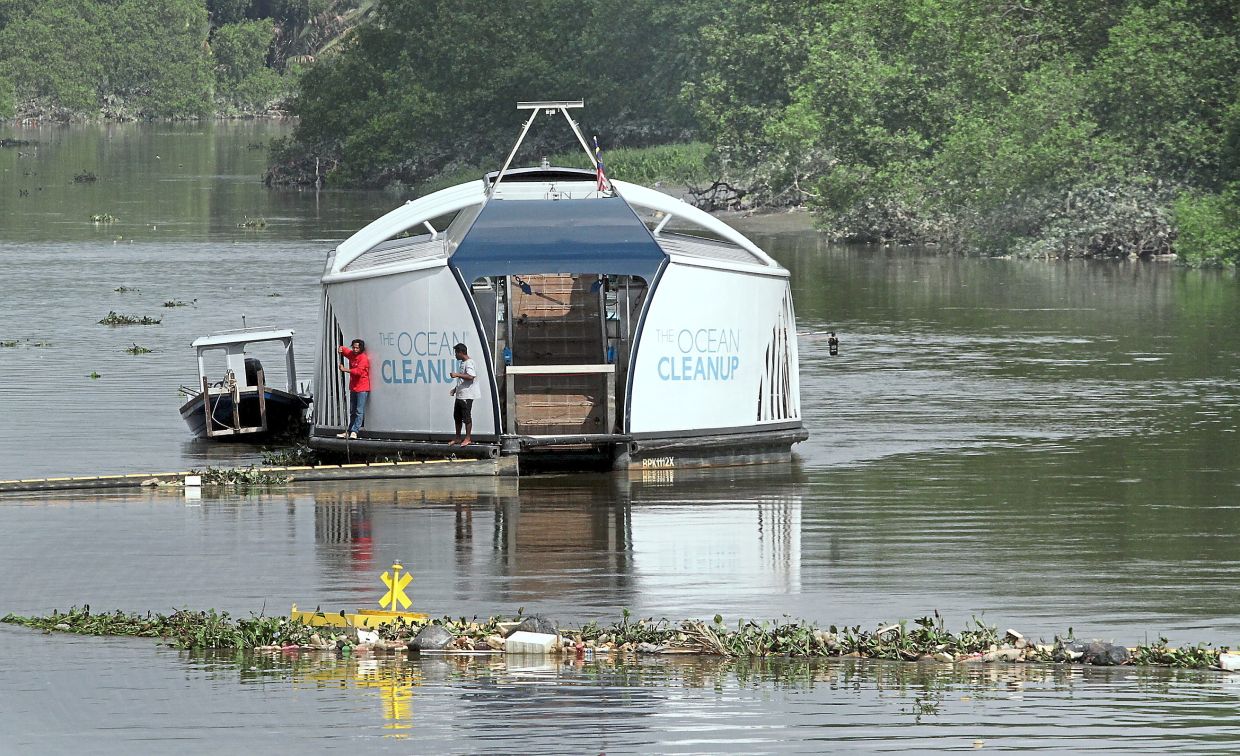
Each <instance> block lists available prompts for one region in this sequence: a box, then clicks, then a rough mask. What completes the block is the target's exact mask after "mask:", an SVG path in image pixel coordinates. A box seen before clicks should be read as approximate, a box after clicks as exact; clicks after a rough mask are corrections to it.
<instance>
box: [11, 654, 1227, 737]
mask: <svg viewBox="0 0 1240 756" xmlns="http://www.w3.org/2000/svg"><path fill="white" fill-rule="evenodd" d="M0 641H2V642H3V646H4V647H10V646H12V645H14V644H15V643H20V644H21V645H22V646H24V647H25V648H26V649H27V651H29V652H31V653H33V654H35V655H36V656H37V657H38V658H39V659H41V663H40V669H41V676H40V678H39V681H38V682H37V683H33V682H32V681H28V680H27V679H26V678H23V679H22V680H21V681H19V683H18V685H17V686H16V688H15V689H13V693H15V694H16V695H14V696H12V697H11V698H10V701H9V703H8V705H6V706H5V707H4V709H3V710H0V724H3V725H5V727H4V728H3V730H0V732H3V733H5V734H4V735H0V744H5V743H7V744H8V745H9V746H10V747H12V748H13V749H14V751H18V750H20V751H26V752H29V751H32V750H33V751H40V752H68V751H72V750H76V746H77V743H78V737H77V734H76V733H75V729H77V728H82V729H86V728H94V727H97V723H99V722H101V721H102V722H107V726H106V728H103V729H101V730H99V731H98V732H97V735H96V737H95V738H92V741H91V742H92V745H93V746H94V747H95V748H93V749H92V750H95V749H98V750H106V751H108V752H125V751H127V750H128V749H131V748H137V749H145V748H148V747H150V745H151V742H152V740H157V741H162V742H165V743H175V744H176V746H175V747H176V749H177V750H178V751H179V752H195V753H196V752H212V753H214V752H224V751H230V750H234V749H237V748H243V749H246V750H254V749H256V748H266V749H274V750H277V751H280V752H292V751H304V750H306V749H309V750H313V751H318V750H322V749H325V748H335V747H340V746H346V744H347V747H351V748H363V749H364V750H366V751H383V752H393V753H459V752H472V753H478V752H497V751H498V752H511V751H521V752H537V753H639V752H640V753H648V752H671V753H723V752H726V753H769V752H777V751H790V750H796V751H803V752H834V751H840V750H846V751H854V750H865V751H898V752H925V751H939V750H949V749H950V750H968V749H973V748H978V747H984V748H985V749H987V750H994V749H1001V750H1015V749H1049V750H1053V751H1056V752H1069V751H1072V752H1075V751H1091V750H1098V749H1100V748H1107V747H1109V748H1114V749H1117V750H1123V751H1124V752H1146V753H1161V752H1166V751H1168V750H1171V749H1174V750H1176V751H1192V752H1219V751H1221V750H1226V749H1227V744H1229V743H1233V742H1234V741H1235V739H1236V737H1237V735H1238V734H1240V733H1238V732H1237V728H1236V725H1235V718H1236V716H1237V714H1240V712H1238V711H1237V700H1236V697H1237V693H1240V685H1237V684H1236V681H1235V680H1233V679H1232V678H1229V677H1224V676H1220V675H1218V674H1215V673H1209V672H1175V671H1168V670H1132V669H1122V668H1121V669H1081V668H1070V667H1063V668H1057V667H1033V666H1012V665H1004V666H993V665H990V666H983V665H974V666H967V665H966V666H956V667H951V666H948V665H933V664H891V663H883V662H861V661H850V660H835V661H816V662H798V661H787V660H770V661H763V662H742V661H722V660H711V659H706V660H700V659H692V660H685V659H660V660H654V661H644V662H632V661H628V662H625V661H613V660H584V659H583V660H575V661H568V662H563V663H557V662H546V663H544V662H541V661H522V660H518V659H504V658H502V657H439V658H433V657H423V658H422V659H421V660H417V659H414V660H405V659H404V658H402V657H382V658H378V659H335V658H330V657H328V658H323V657H313V658H297V657H296V656H293V657H287V656H274V657H273V656H265V655H262V656H260V655H249V654H242V655H232V654H227V655H201V654H198V655H191V654H186V653H184V652H177V651H173V650H159V649H156V648H152V644H151V642H149V641H99V640H97V639H78V638H59V637H57V638H47V637H44V636H33V637H29V636H28V634H22V635H21V636H20V639H19V638H18V636H17V634H16V633H14V632H12V631H7V630H0ZM0 653H3V652H0ZM2 658H3V657H2V656H0V659H2ZM138 658H140V659H141V661H140V662H138V663H135V659H138ZM84 679H85V680H89V681H90V687H88V688H85V689H83V688H82V681H83V680H84ZM173 690H175V691H176V695H174V696H169V695H168V692H169V691H173ZM19 723H20V726H17V725H19Z"/></svg>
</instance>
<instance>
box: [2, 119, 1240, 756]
mask: <svg viewBox="0 0 1240 756" xmlns="http://www.w3.org/2000/svg"><path fill="white" fill-rule="evenodd" d="M284 130H286V127H283V126H280V125H273V124H267V123H240V124H205V125H176V126H169V125H158V126H134V125H127V126H115V127H97V128H96V127H76V128H72V129H51V128H48V129H27V130H17V131H11V132H9V133H7V134H0V136H5V135H7V136H10V137H17V138H22V139H27V140H33V141H36V142H37V144H35V145H31V146H27V147H20V148H15V149H4V150H0V262H2V263H3V265H4V268H3V271H4V272H3V274H0V281H2V282H3V295H2V298H0V302H2V303H3V305H2V306H0V341H3V342H5V343H10V342H14V341H15V342H17V343H16V344H15V345H12V346H4V347H0V376H3V379H2V380H0V413H2V414H3V416H4V418H5V422H4V425H3V427H4V429H5V432H4V433H2V434H0V479H5V478H21V477H35V476H47V475H57V474H95V473H120V472H143V471H152V472H154V471H162V470H180V469H186V468H188V467H194V466H202V465H203V464H232V463H246V462H253V461H257V460H258V459H259V458H260V453H259V450H257V449H255V448H252V447H244V446H242V447H230V448H214V449H213V448H209V447H207V446H205V445H202V444H197V443H195V442H193V441H191V440H189V439H188V437H187V431H186V430H185V428H184V426H183V423H182V421H181V419H180V417H179V415H178V413H177V411H176V407H177V405H178V403H179V397H178V395H177V387H178V386H179V385H180V384H182V383H190V382H192V381H193V379H194V374H195V365H194V360H193V354H192V350H191V349H190V348H189V342H190V341H191V340H192V339H193V338H194V337H196V336H199V335H202V334H204V333H206V332H208V331H212V330H218V329H222V328H228V327H238V326H240V325H241V318H242V316H243V315H244V316H245V318H246V322H247V323H248V324H249V325H256V324H267V323H270V324H279V325H287V326H291V327H293V328H294V329H296V330H297V331H298V333H299V335H300V336H301V337H302V341H301V342H300V343H299V345H298V347H299V349H298V356H299V359H300V363H301V365H302V370H303V377H304V376H305V375H308V374H309V368H310V366H311V365H312V356H311V353H310V351H309V347H310V339H309V338H308V337H309V335H310V334H312V333H313V332H314V329H315V318H316V314H317V313H316V305H317V297H318V292H317V283H316V281H317V277H318V275H319V273H320V271H321V269H322V264H323V260H324V258H325V255H326V253H327V251H328V250H329V249H330V247H331V246H332V245H333V244H334V243H335V242H337V241H339V240H340V239H342V238H344V237H345V236H347V235H348V234H349V233H351V231H353V230H355V229H356V228H358V227H360V226H361V225H363V224H364V223H366V222H367V221H369V220H370V219H371V218H373V217H376V216H378V215H379V214H381V213H382V212H384V211H386V210H387V209H389V208H390V207H392V206H394V205H395V204H397V203H399V202H400V201H401V199H400V198H397V197H394V196H391V195H385V194H383V193H377V192H343V191H336V192H333V191H324V192H317V193H316V192H312V191H309V192H306V191H301V192H299V191H270V190H266V189H264V188H263V187H262V186H261V184H260V183H259V181H258V178H257V177H258V175H259V173H260V171H261V168H262V164H263V161H264V159H265V150H264V149H263V145H264V144H265V143H266V141H267V140H268V139H270V138H271V137H272V136H275V135H278V134H279V133H282V132H283V131H284ZM84 172H89V173H93V174H94V175H95V176H96V180H94V181H75V180H74V177H75V176H77V175H79V174H82V173H84ZM95 213H109V214H111V215H113V216H115V217H116V218H117V220H116V221H115V222H113V223H111V224H103V225H96V224H92V223H91V222H90V220H89V219H90V216H91V215H92V214H95ZM247 218H262V219H263V220H264V221H265V226H264V227H263V228H261V229H258V230H249V229H245V228H242V227H239V225H238V224H242V223H244V221H245V220H246V219H247ZM735 222H736V224H737V225H738V226H739V227H740V228H742V230H745V231H746V232H747V233H749V234H750V235H751V236H752V237H753V238H754V239H755V240H757V241H758V242H759V243H760V244H762V245H763V246H764V247H765V248H766V249H767V250H768V251H770V252H771V253H772V254H773V255H774V256H775V257H776V258H778V259H779V260H780V261H781V262H782V263H783V264H784V265H786V266H787V267H788V268H789V269H790V270H791V271H792V273H793V282H794V295H795V299H796V304H797V316H798V330H799V332H800V345H801V384H802V402H803V406H804V412H805V416H806V422H807V424H808V426H809V430H810V432H811V438H810V440H809V441H807V442H805V443H803V444H801V445H799V446H798V447H797V450H796V451H797V454H796V458H795V460H794V461H793V463H792V464H789V465H780V466H773V467H763V468H751V469H741V468H738V469H733V470H718V471H713V472H710V473H704V474H694V475H680V476H678V477H675V478H670V479H669V478H666V477H660V478H658V479H648V480H643V479H640V478H630V477H628V476H612V475H578V476H549V477H538V478H525V479H521V480H519V481H513V480H461V481H434V482H428V483H416V484H409V483H406V484H398V483H368V484H331V485H321V486H315V487H310V486H304V487H292V488H289V489H280V490H273V491H257V492H243V493H227V494H220V495H216V494H208V495H206V496H205V497H204V498H203V499H202V500H199V501H187V500H185V499H184V498H183V497H182V496H181V495H180V494H179V493H169V492H166V491H143V492H140V493H131V492H125V493H118V492H110V493H103V494H37V495H22V496H16V497H14V496H8V497H5V498H4V499H2V500H0V538H2V539H3V540H2V542H0V544H2V545H0V614H3V613H6V612H17V613H35V612H37V613H44V612H48V611H50V610H52V609H54V608H62V609H63V608H66V607H68V606H70V605H75V604H77V605H80V604H84V603H89V604H90V605H91V606H92V607H95V608H96V609H111V608H120V609H125V610H132V611H146V610H157V611H168V610H170V609H172V608H175V607H181V606H188V607H194V608H207V607H215V608H219V609H223V610H227V611H230V612H233V613H234V614H242V615H244V614H248V613H249V612H259V611H263V610H265V611H267V612H276V613H283V612H285V611H287V609H288V606H289V605H290V604H291V603H293V602H296V603H298V604H300V605H302V606H315V605H319V606H322V607H325V608H328V607H333V608H335V607H339V608H346V607H349V608H351V607H354V606H365V605H370V604H373V603H374V602H375V601H376V600H377V598H378V595H379V593H380V592H381V591H380V590H379V585H380V584H379V581H378V579H377V575H378V573H379V572H380V571H382V570H383V569H384V568H385V567H387V566H388V565H390V564H391V562H392V561H393V560H396V559H400V560H403V561H404V563H405V564H406V565H409V566H411V568H412V569H413V572H414V575H415V579H414V584H413V588H412V591H411V594H412V596H413V598H414V601H415V605H416V607H417V608H419V609H421V610H423V611H428V612H430V613H432V614H446V613H450V614H452V615H466V616H470V615H475V614H478V615H488V614H494V613H513V612H516V611H517V609H518V608H524V610H525V611H526V612H527V613H528V612H535V611H537V612H542V613H545V614H548V615H551V616H553V617H556V618H558V619H560V620H562V621H565V622H581V621H588V620H591V619H599V620H608V621H610V620H614V619H616V618H618V615H619V613H620V611H621V609H622V608H629V609H630V610H632V612H633V613H634V614H635V615H637V616H643V617H644V616H653V617H669V618H672V619H681V618H688V617H707V618H708V617H711V616H713V615H714V614H716V613H719V614H722V615H723V616H724V617H725V618H727V620H728V621H729V622H734V621H736V620H738V619H740V618H760V619H778V618H781V617H783V616H784V615H788V616H791V617H797V618H806V619H810V620H815V621H818V622H821V623H824V624H827V623H835V624H850V625H851V624H861V625H864V626H866V627H874V626H877V624H879V623H881V622H885V621H889V620H896V619H913V618H916V617H919V616H922V615H925V614H929V613H932V612H933V611H935V610H938V611H939V612H940V613H941V614H943V615H944V616H945V617H946V618H947V621H948V625H949V626H951V627H952V628H953V629H962V628H963V627H964V626H965V625H966V624H967V623H968V622H970V621H971V618H973V617H977V618H980V619H981V620H982V621H984V622H987V623H989V624H995V625H999V626H1000V627H1001V628H1006V627H1014V628H1017V629H1019V630H1021V631H1022V632H1024V633H1025V634H1026V635H1028V636H1032V637H1042V638H1046V639H1049V638H1051V637H1052V636H1053V635H1054V634H1056V633H1063V632H1066V631H1067V630H1068V628H1069V627H1071V628H1073V629H1074V630H1075V632H1076V634H1077V635H1078V636H1086V637H1100V638H1104V639H1107V640H1116V641H1120V642H1124V643H1128V644H1132V643H1136V642H1140V641H1144V640H1147V639H1148V640H1152V639H1154V638H1157V637H1159V636H1166V637H1168V638H1170V639H1171V640H1172V641H1174V642H1176V643H1195V642H1198V641H1209V642H1212V643H1216V644H1230V645H1232V646H1236V645H1240V609H1238V608H1237V607H1240V583H1238V581H1237V580H1236V579H1235V576H1236V575H1237V571H1238V568H1240V505H1238V504H1237V501H1238V500H1240V466H1238V465H1237V463H1236V458H1237V452H1238V451H1240V439H1237V437H1236V429H1237V426H1238V424H1240V423H1238V421H1240V381H1238V380H1237V366H1238V365H1240V283H1238V281H1237V279H1236V277H1235V275H1234V274H1231V273H1220V272H1208V271H1207V272H1201V271H1186V270H1182V269H1178V268H1175V267H1172V266H1169V265H1166V264H1152V263H1112V262H1108V263H1089V262H1071V263H1059V262H1053V263H1047V262H1025V261H1015V260H977V259H960V258H953V257H939V256H936V255H934V254H932V253H927V252H925V251H922V252H914V251H909V250H897V249H884V248H842V247H834V246H829V245H826V244H824V243H822V242H821V241H820V240H819V239H818V238H817V237H816V236H815V234H814V233H813V232H812V231H810V230H809V229H808V228H807V225H808V224H807V222H806V221H805V219H804V217H803V216H766V217H762V218H741V219H737V220H736V221H735ZM121 287H124V288H126V289H130V291H116V289H118V288H121ZM165 302H184V303H186V305H185V306H176V307H164V306H163V304H164V303H165ZM109 311H116V312H120V313H123V314H131V315H139V316H141V315H148V316H152V317H158V318H162V321H161V323H160V324H159V325H154V326H129V327H118V328H109V327H107V326H102V325H98V324H97V322H96V321H98V320H99V319H101V318H102V317H103V316H105V315H106V314H107V313H108V312H109ZM829 330H835V331H837V332H838V333H839V335H840V339H841V351H840V355H839V356H838V357H834V358H832V357H829V356H828V355H827V354H826V348H825V342H826V333H827V331H829ZM40 344H43V345H42V346H40ZM133 344H138V345H140V346H143V347H145V348H149V349H152V350H153V351H152V352H151V353H149V354H142V355H136V356H135V355H130V354H127V353H125V352H124V349H125V348H126V347H129V346H131V345H133ZM92 373H97V374H98V375H99V376H100V377H98V378H91V377H88V376H89V375H90V374H92ZM1238 715H1240V679H1238V678H1232V677H1229V676H1226V675H1223V674H1218V673H1210V672H1191V673H1189V672H1170V671H1161V670H1141V669H1114V670H1079V669H1061V668H1054V667H1046V668H1032V667H1020V668H1012V667H957V668H953V667H951V666H937V665H931V666H927V665H899V664H881V663H857V662H851V663H849V662H842V661H832V662H821V663H815V664H807V663H797V662H791V663H790V662H782V663H781V662H771V663H768V664H756V665H755V664H750V663H738V662H719V661H701V660H698V661H687V662H686V661H656V662H646V663H641V664H616V663H605V662H593V661H591V662H587V663H583V664H567V665H563V666H561V665H556V664H550V665H534V666H529V665H519V664H509V663H506V662H505V661H503V660H500V661H493V660H480V659H471V660H431V661H422V662H417V661H412V662H410V661H407V660H404V659H401V660H392V659H388V660H382V661H361V662H358V661H341V662H332V663H325V662H322V661H314V662H312V661H309V660H305V659H302V660H297V659H269V658H264V657H254V656H249V655H242V656H236V657H234V656H231V655H227V656H218V655H208V656H202V655H190V654H185V653H181V652H177V651H174V650H170V649H166V648H159V647H158V646H156V645H155V644H154V643H152V642H150V641H146V640H117V639H97V638H66V637H61V636H43V635H39V634H35V633H30V632H27V631H25V630H22V629H19V628H14V627H10V626H0V752H5V753H7V752H13V753H24V752H55V753H60V752H75V751H82V750H87V751H90V752H107V753H129V752H133V751H149V750H160V751H167V750H172V749H176V750H178V751H192V752H208V753H210V752H219V751H225V750H234V749H236V748H237V747H241V746H260V747H262V746H265V747H269V748H272V749H277V750H280V751H284V750H291V749H292V748H294V747H297V748H303V749H310V750H320V749H324V748H327V747H341V746H343V747H352V748H363V749H366V750H383V751H391V752H395V753H415V752H416V753H439V752H494V751H502V752H509V751H540V752H567V753H585V752H592V753H598V752H613V753H620V752H655V751H657V752H677V753H691V752H703V753H711V752H721V751H729V752H746V753H748V752H765V751H775V750H801V751H828V750H883V751H924V750H940V749H973V748H984V749H993V748H1003V749H1025V748H1046V749H1053V750H1057V751H1086V750H1098V749H1106V748H1114V749H1119V750H1125V751H1148V752H1164V751H1167V750H1172V749H1176V750H1198V751H1205V752H1227V751H1234V750H1236V749H1238V748H1240V726H1237V725H1236V722H1237V716H1238Z"/></svg>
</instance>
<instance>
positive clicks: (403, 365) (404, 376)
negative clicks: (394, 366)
mask: <svg viewBox="0 0 1240 756" xmlns="http://www.w3.org/2000/svg"><path fill="white" fill-rule="evenodd" d="M412 368H413V360H401V361H400V376H401V378H400V382H401V383H412V381H410V380H409V373H410V372H411V371H412Z"/></svg>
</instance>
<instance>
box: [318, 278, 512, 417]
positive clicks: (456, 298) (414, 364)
mask: <svg viewBox="0 0 1240 756" xmlns="http://www.w3.org/2000/svg"><path fill="white" fill-rule="evenodd" d="M327 289H328V290H327V296H328V299H329V300H330V302H331V308H332V311H333V312H334V314H335V316H336V320H337V321H339V323H340V329H341V331H342V334H343V338H344V341H345V343H348V341H349V340H351V339H354V338H361V339H364V340H365V341H366V351H367V352H368V353H369V354H370V385H371V393H370V403H369V405H368V406H367V408H366V421H365V426H364V427H365V429H366V430H367V431H370V432H372V433H378V434H382V433H384V432H391V431H394V432H405V433H449V434H450V433H452V432H453V431H454V430H455V429H454V427H453V422H452V404H453V397H452V396H451V395H449V393H448V392H449V391H450V390H451V389H452V387H453V385H455V383H456V381H455V379H453V378H449V377H448V374H449V373H451V372H454V371H455V370H456V360H455V357H454V356H453V353H452V347H453V345H454V344H456V343H457V342H458V341H460V342H464V343H465V345H466V346H467V347H469V354H470V356H471V357H472V358H473V359H474V364H475V365H476V366H477V368H478V386H479V388H480V389H481V394H482V397H481V398H480V399H477V400H475V401H474V408H473V417H474V433H475V434H480V435H489V434H495V433H496V432H497V431H496V427H495V410H494V402H493V400H492V395H491V386H492V384H493V380H492V376H491V374H490V372H489V371H488V370H487V365H486V358H485V356H484V355H485V350H484V348H483V345H482V341H481V339H480V337H479V335H478V332H477V329H476V328H475V326H474V319H473V315H472V314H471V313H470V310H469V306H468V304H467V303H466V301H465V295H464V294H462V293H461V288H460V286H458V285H457V282H456V278H455V277H454V276H453V275H452V272H451V271H450V270H449V269H448V268H447V267H443V266H441V267H438V268H433V269H430V270H419V271H413V272H410V273H403V274H400V275H394V276H384V277H381V278H371V279H366V280H360V281H348V282H342V283H336V284H331V285H329V286H328V287H327ZM337 362H339V360H337Z"/></svg>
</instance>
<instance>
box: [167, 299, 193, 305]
mask: <svg viewBox="0 0 1240 756" xmlns="http://www.w3.org/2000/svg"><path fill="white" fill-rule="evenodd" d="M197 301H198V300H197V299H195V300H194V302H197ZM194 302H184V301H182V300H180V299H169V300H168V301H167V302H164V307H189V306H190V305H191V304H193V303H194Z"/></svg>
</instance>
